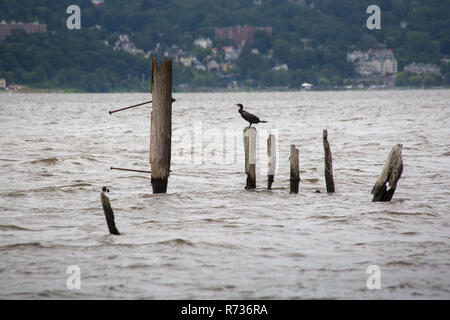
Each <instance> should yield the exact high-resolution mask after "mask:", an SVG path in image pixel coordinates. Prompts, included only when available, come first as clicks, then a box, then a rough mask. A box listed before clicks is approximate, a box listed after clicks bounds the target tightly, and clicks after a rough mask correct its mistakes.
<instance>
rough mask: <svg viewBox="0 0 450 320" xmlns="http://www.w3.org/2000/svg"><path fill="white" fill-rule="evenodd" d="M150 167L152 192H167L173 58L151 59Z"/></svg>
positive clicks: (170, 139)
mask: <svg viewBox="0 0 450 320" xmlns="http://www.w3.org/2000/svg"><path fill="white" fill-rule="evenodd" d="M151 92H152V111H151V128H150V165H151V169H152V170H151V171H152V173H151V176H152V179H151V182H152V188H153V193H166V192H167V182H168V178H169V172H170V155H171V142H172V102H173V101H175V100H174V99H172V59H163V61H162V62H161V65H159V66H158V63H157V61H156V59H155V58H154V57H153V58H152V77H151Z"/></svg>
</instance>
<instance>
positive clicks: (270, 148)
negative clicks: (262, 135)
mask: <svg viewBox="0 0 450 320" xmlns="http://www.w3.org/2000/svg"><path fill="white" fill-rule="evenodd" d="M256 136H257V132H256V128H254V127H250V128H245V129H244V152H245V173H246V174H247V180H246V185H245V189H255V188H256ZM275 141H276V139H275V135H273V134H270V135H269V137H268V139H267V157H268V162H267V189H272V183H273V181H274V179H275V169H276V159H277V155H276V145H275V144H276V142H275ZM323 147H324V151H325V181H326V186H327V192H328V193H333V192H334V191H335V188H334V179H333V160H332V157H331V149H330V144H329V143H328V132H327V130H323ZM289 163H290V179H289V181H290V192H291V193H298V186H299V183H300V163H299V150H298V148H296V147H295V145H294V144H292V145H291V149H290V156H289Z"/></svg>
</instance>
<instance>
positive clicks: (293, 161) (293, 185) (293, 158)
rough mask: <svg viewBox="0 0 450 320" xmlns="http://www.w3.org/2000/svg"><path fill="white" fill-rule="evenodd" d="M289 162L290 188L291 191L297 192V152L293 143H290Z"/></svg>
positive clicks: (298, 170)
mask: <svg viewBox="0 0 450 320" xmlns="http://www.w3.org/2000/svg"><path fill="white" fill-rule="evenodd" d="M289 162H290V169H291V170H290V172H291V177H290V190H291V193H298V184H299V182H300V165H299V152H298V149H297V148H296V147H295V144H292V145H291V154H290V156H289Z"/></svg>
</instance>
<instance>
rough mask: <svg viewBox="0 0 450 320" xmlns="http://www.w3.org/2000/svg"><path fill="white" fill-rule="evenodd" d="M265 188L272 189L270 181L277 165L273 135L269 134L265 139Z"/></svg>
mask: <svg viewBox="0 0 450 320" xmlns="http://www.w3.org/2000/svg"><path fill="white" fill-rule="evenodd" d="M267 157H268V162H267V189H272V183H273V180H274V176H275V169H276V167H277V148H276V145H275V135H273V134H270V135H269V138H268V139H267Z"/></svg>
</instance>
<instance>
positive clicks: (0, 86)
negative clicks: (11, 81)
mask: <svg viewBox="0 0 450 320" xmlns="http://www.w3.org/2000/svg"><path fill="white" fill-rule="evenodd" d="M0 89H6V80H5V79H3V78H2V79H0Z"/></svg>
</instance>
